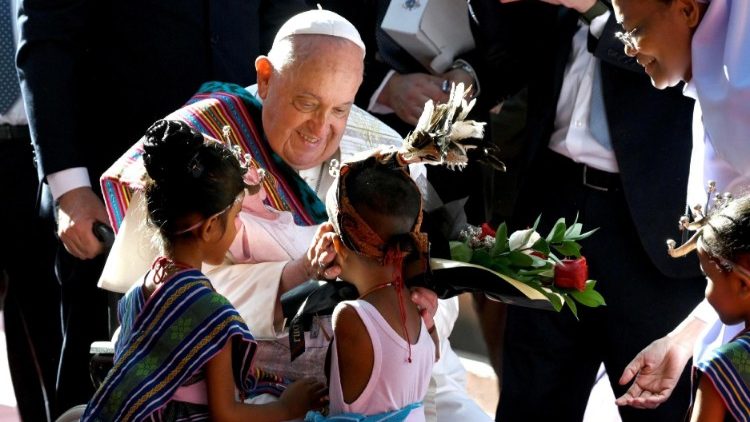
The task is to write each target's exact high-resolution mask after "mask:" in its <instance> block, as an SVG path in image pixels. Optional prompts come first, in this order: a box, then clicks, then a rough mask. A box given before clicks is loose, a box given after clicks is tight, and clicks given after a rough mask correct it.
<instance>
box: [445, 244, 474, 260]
mask: <svg viewBox="0 0 750 422" xmlns="http://www.w3.org/2000/svg"><path fill="white" fill-rule="evenodd" d="M450 248H451V259H453V260H454V261H461V262H471V256H472V255H473V252H472V250H471V248H470V247H469V245H467V244H466V243H464V242H457V241H455V240H452V241H451V242H450Z"/></svg>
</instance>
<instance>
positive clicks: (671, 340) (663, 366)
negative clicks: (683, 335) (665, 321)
mask: <svg viewBox="0 0 750 422" xmlns="http://www.w3.org/2000/svg"><path fill="white" fill-rule="evenodd" d="M691 355H692V347H690V345H685V344H682V343H680V341H678V340H677V339H676V338H675V337H669V336H665V337H662V338H660V339H658V340H654V341H653V342H652V343H651V344H649V345H648V346H647V347H646V348H645V349H643V350H642V351H641V352H640V353H638V355H637V356H636V357H635V359H633V360H632V361H631V362H630V363H629V364H628V366H627V367H625V370H624V371H623V373H622V376H621V377H620V381H619V382H620V385H625V384H627V383H629V382H630V381H631V380H633V378H635V380H634V381H633V384H632V385H631V386H630V388H629V389H628V391H626V392H625V394H623V395H622V396H621V397H619V398H618V399H617V400H616V401H615V403H616V404H617V405H618V406H632V407H635V408H639V409H653V408H656V407H658V406H659V405H660V404H662V403H664V402H665V401H666V400H667V399H668V398H669V396H670V395H671V394H672V391H673V390H674V388H675V386H676V385H677V382H678V381H679V380H680V375H681V374H682V371H683V370H684V369H685V365H686V364H687V362H688V360H690V356H691Z"/></svg>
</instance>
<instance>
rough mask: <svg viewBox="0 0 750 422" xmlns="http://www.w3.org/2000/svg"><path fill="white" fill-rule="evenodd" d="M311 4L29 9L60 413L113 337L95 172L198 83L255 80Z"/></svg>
mask: <svg viewBox="0 0 750 422" xmlns="http://www.w3.org/2000/svg"><path fill="white" fill-rule="evenodd" d="M306 8H307V7H306V6H305V5H304V3H303V2H302V1H301V0H300V1H296V0H289V1H284V2H281V1H272V0H254V1H238V0H234V1H232V0H221V1H216V0H213V1H210V0H188V1H184V0H182V1H166V2H164V1H162V2H148V1H128V2H119V1H101V0H99V1H84V0H63V1H60V0H54V1H51V0H25V1H23V2H22V4H21V12H20V19H19V21H20V23H21V39H20V47H19V52H18V58H17V64H18V67H19V74H20V77H21V81H22V90H23V95H24V100H25V103H26V105H27V111H28V116H29V124H30V128H31V135H32V139H33V142H34V145H35V148H36V156H37V160H38V164H39V167H38V168H39V175H40V177H41V178H43V180H44V181H45V182H46V186H49V188H50V191H51V195H47V196H45V198H44V199H45V200H46V202H47V209H49V210H52V209H53V208H54V209H55V210H56V212H55V214H56V217H57V226H58V227H57V233H58V235H59V237H60V240H61V242H62V245H63V246H64V248H60V252H59V254H58V256H57V259H56V263H55V265H56V266H57V274H58V277H59V281H60V284H61V287H62V290H61V294H62V300H61V302H62V317H63V324H64V326H63V329H64V337H65V338H64V343H63V350H62V353H61V361H60V367H59V372H58V383H57V396H56V401H57V403H56V408H57V410H58V413H59V412H61V411H64V410H65V409H66V408H68V407H70V406H72V405H75V404H80V403H84V402H86V401H87V400H88V398H89V397H90V396H91V394H92V392H93V386H92V385H91V382H90V381H89V378H88V359H89V353H88V351H89V345H90V343H91V342H92V341H94V340H103V339H107V338H108V337H109V335H108V333H107V326H106V321H107V315H106V298H105V296H104V292H102V291H98V289H97V288H96V281H97V279H98V277H99V274H100V272H101V268H102V265H103V262H104V252H105V251H104V250H103V246H102V244H101V243H100V242H99V241H98V239H97V238H96V237H95V236H94V235H93V232H92V227H93V225H94V224H95V223H97V222H99V223H104V224H108V223H107V221H108V219H107V214H106V211H105V208H104V205H103V203H102V200H101V196H100V192H99V188H98V186H99V183H98V178H99V176H100V175H101V174H102V172H103V171H104V170H105V169H106V168H107V167H108V166H110V165H111V164H112V163H113V162H114V160H115V159H117V158H118V157H119V156H120V155H122V153H123V152H124V151H125V150H126V149H127V148H128V147H129V146H130V145H132V143H133V142H134V140H136V139H138V137H140V136H141V135H142V133H143V132H144V131H145V129H146V128H147V127H148V126H149V125H150V124H151V123H152V122H153V121H154V120H156V119H158V118H160V117H162V116H164V115H165V114H167V113H168V112H170V111H172V110H174V109H176V108H178V107H180V106H181V105H182V104H183V103H184V102H185V101H186V100H187V99H189V98H190V96H191V95H192V94H193V93H194V92H195V91H196V90H197V89H198V87H199V86H200V84H201V83H203V82H205V81H208V80H222V81H228V82H235V83H238V84H243V85H248V84H251V83H253V82H254V80H255V73H254V67H253V62H252V61H253V60H254V58H255V57H256V56H258V55H259V54H260V53H261V52H264V51H267V49H268V48H269V47H270V44H271V41H272V39H273V36H274V34H275V33H276V30H277V29H278V26H280V25H281V23H283V22H284V21H285V20H286V18H288V17H289V16H291V15H292V14H295V13H297V12H299V11H301V10H304V9H306ZM53 204H54V207H53ZM39 265H52V263H39ZM49 311H51V310H46V311H45V312H49ZM39 335H44V333H40V334H39ZM47 353H56V351H47Z"/></svg>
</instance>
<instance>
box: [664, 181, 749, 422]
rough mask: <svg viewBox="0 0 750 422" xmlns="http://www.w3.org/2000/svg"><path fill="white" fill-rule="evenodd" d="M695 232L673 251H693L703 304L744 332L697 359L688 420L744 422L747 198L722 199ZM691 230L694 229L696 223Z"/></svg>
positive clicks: (746, 411)
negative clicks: (699, 271) (699, 272)
mask: <svg viewBox="0 0 750 422" xmlns="http://www.w3.org/2000/svg"><path fill="white" fill-rule="evenodd" d="M699 224H700V228H698V232H697V233H696V235H695V236H694V237H693V238H692V239H691V241H689V242H687V243H686V244H685V245H683V246H681V247H680V248H677V249H674V250H673V251H672V254H673V255H675V256H679V255H682V254H685V253H688V252H689V251H690V250H692V249H697V252H698V258H699V260H700V263H701V268H702V269H703V272H704V273H705V274H706V280H707V285H706V299H707V300H708V303H710V304H711V306H712V307H713V308H714V309H715V310H716V312H717V313H718V314H719V317H720V318H721V322H723V323H724V324H738V323H743V324H744V326H745V328H744V329H743V330H742V331H741V332H740V333H739V334H737V335H736V336H735V337H734V338H733V339H732V340H731V341H730V342H729V343H727V344H724V345H722V346H720V347H718V348H716V349H714V350H713V351H711V352H710V353H708V354H707V355H705V356H704V358H702V359H700V360H698V362H697V363H696V365H695V371H694V375H695V377H694V380H693V386H694V387H697V391H696V395H695V400H694V403H693V412H692V417H691V421H693V422H709V421H724V420H738V421H747V420H750V379H748V376H747V375H748V366H747V362H748V361H750V331H748V328H749V327H750V196H748V195H747V194H746V195H743V196H741V197H739V198H737V199H728V200H727V199H725V200H724V202H723V203H720V204H719V205H718V206H717V207H715V208H714V210H713V211H712V212H711V213H709V215H708V216H707V217H704V218H703V219H702V220H701V221H700V222H699ZM696 225H697V224H696Z"/></svg>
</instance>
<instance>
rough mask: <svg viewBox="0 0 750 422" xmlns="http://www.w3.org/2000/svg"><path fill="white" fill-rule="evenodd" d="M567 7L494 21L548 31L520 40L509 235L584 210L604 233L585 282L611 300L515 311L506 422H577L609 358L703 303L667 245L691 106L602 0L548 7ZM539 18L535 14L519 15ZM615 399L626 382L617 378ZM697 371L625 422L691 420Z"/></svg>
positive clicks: (511, 8) (618, 364)
mask: <svg viewBox="0 0 750 422" xmlns="http://www.w3.org/2000/svg"><path fill="white" fill-rule="evenodd" d="M549 3H558V4H565V5H568V6H569V7H571V8H566V7H561V6H555V5H550V4H544V3H542V2H521V3H516V4H507V5H503V10H502V13H501V17H500V21H499V22H498V25H503V24H508V25H519V27H520V28H533V29H534V30H535V31H538V32H539V33H538V34H537V36H536V37H534V38H533V39H538V40H540V41H539V42H536V43H535V42H533V41H531V38H527V37H524V36H522V35H521V36H515V37H513V39H512V42H517V43H525V46H524V48H526V49H528V51H533V52H534V57H533V58H532V60H531V61H528V62H527V63H526V64H525V65H524V66H523V67H522V68H520V69H519V74H518V76H519V77H521V79H525V81H526V82H527V83H528V107H529V109H528V122H527V129H528V132H529V134H528V138H527V141H526V144H525V146H524V160H523V163H522V166H523V167H522V169H521V190H520V193H519V197H518V202H517V204H516V207H515V210H514V213H513V218H512V222H511V227H515V228H523V227H528V226H530V225H531V224H533V221H534V220H535V219H536V217H537V216H538V215H539V214H541V215H542V220H543V224H542V225H541V227H540V233H542V234H545V235H546V233H547V232H548V231H549V229H550V227H551V225H552V224H554V220H555V219H556V218H558V217H565V218H566V219H568V221H569V222H570V221H571V220H572V219H574V218H575V217H576V215H578V216H579V221H581V222H582V223H583V224H584V225H585V227H588V228H589V229H591V228H595V227H598V228H599V230H598V232H596V233H595V234H594V235H593V236H591V237H590V238H588V239H586V240H584V241H582V242H581V244H582V246H583V250H582V253H583V254H584V255H585V256H586V258H587V261H588V263H589V271H590V273H589V278H591V279H595V280H598V283H597V290H599V291H600V292H601V294H602V295H603V296H604V298H605V300H606V302H607V305H606V306H604V307H599V308H586V307H584V306H579V307H578V316H579V319H580V320H576V319H575V318H574V317H573V315H572V314H571V313H570V311H568V310H563V311H562V312H561V313H552V312H541V311H536V310H530V309H524V308H520V307H509V308H508V315H507V328H506V331H505V344H504V351H503V353H504V355H503V391H502V394H501V397H500V403H499V404H498V409H497V416H496V417H497V420H499V421H529V420H552V419H554V420H556V421H580V420H582V418H583V414H584V411H585V408H586V403H587V400H588V397H589V394H590V390H591V387H592V385H593V384H594V382H595V378H596V374H597V370H598V368H599V366H600V364H601V363H602V362H603V363H604V365H605V367H606V369H607V372H608V373H609V374H612V375H613V376H614V377H616V376H618V375H619V374H621V373H622V370H623V368H624V367H625V365H627V363H628V362H629V361H630V359H631V358H632V356H634V355H635V354H636V353H637V352H638V351H640V350H641V349H642V348H643V347H645V346H646V345H647V344H649V343H650V342H651V340H653V339H656V338H659V337H661V336H663V335H665V334H666V333H667V332H669V330H670V329H671V328H672V327H673V326H674V325H675V324H676V323H677V322H679V321H680V320H682V318H684V317H685V316H686V315H687V314H688V313H689V312H690V311H691V309H692V308H693V307H694V305H695V304H696V303H697V302H698V301H699V300H700V299H701V297H702V296H703V294H702V292H703V288H704V283H703V281H702V279H701V277H700V274H699V271H698V265H697V263H696V262H695V261H688V260H684V261H677V260H672V259H671V258H670V257H669V256H668V255H667V254H666V249H665V246H664V245H665V244H664V239H666V238H667V237H670V236H674V235H676V234H677V233H676V230H677V225H676V220H677V216H679V215H680V214H681V212H682V211H683V210H684V204H685V201H684V198H685V186H686V180H687V174H688V165H689V156H690V145H691V142H690V139H691V131H690V128H691V125H690V121H691V115H692V109H693V103H692V101H691V100H689V99H687V98H684V97H683V96H682V95H681V92H680V91H679V90H666V91H657V90H655V89H653V88H652V87H651V85H650V82H649V79H648V77H647V76H646V75H645V74H644V73H643V71H642V69H641V68H640V66H638V65H637V64H636V63H635V62H634V60H633V59H631V58H629V57H626V56H624V54H623V53H622V46H621V45H619V44H618V43H619V41H618V40H617V39H616V38H615V37H614V35H613V34H614V32H615V31H617V30H619V29H620V28H619V25H617V23H616V22H615V20H614V16H613V15H612V14H611V12H610V10H609V6H608V5H607V4H606V3H602V2H599V1H594V0H550V1H549ZM522 10H523V11H524V13H528V11H529V10H535V12H534V13H533V14H531V15H530V16H533V18H532V19H530V20H522V19H519V13H520V11H522ZM610 383H611V385H612V387H613V389H614V392H615V396H620V395H621V394H622V393H624V391H625V388H626V387H623V386H619V385H618V384H617V379H616V378H614V379H612V380H610ZM688 403H689V380H688V377H687V374H683V379H682V380H681V382H680V384H679V385H678V387H677V390H676V391H675V393H674V394H673V396H672V398H671V400H670V402H668V403H665V405H663V406H662V407H660V408H659V409H656V410H637V409H630V408H623V409H621V416H622V418H623V420H625V421H675V420H681V419H682V417H683V416H684V413H685V411H686V409H687V407H688Z"/></svg>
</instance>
